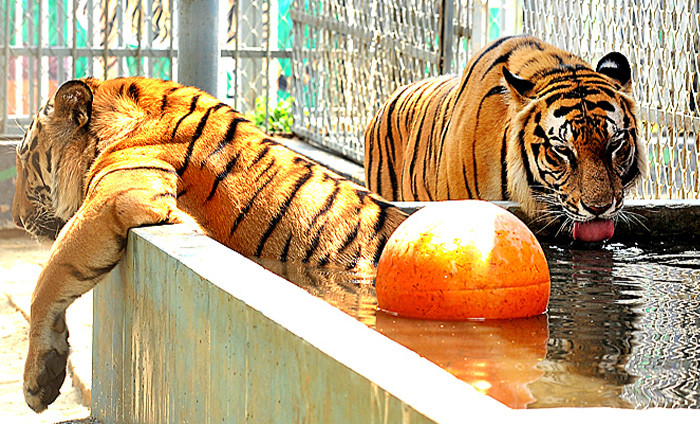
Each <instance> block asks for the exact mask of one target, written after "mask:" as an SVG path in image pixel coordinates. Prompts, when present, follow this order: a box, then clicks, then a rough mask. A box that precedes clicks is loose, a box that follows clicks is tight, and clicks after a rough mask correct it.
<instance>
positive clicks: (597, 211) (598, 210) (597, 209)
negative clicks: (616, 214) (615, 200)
mask: <svg viewBox="0 0 700 424" xmlns="http://www.w3.org/2000/svg"><path fill="white" fill-rule="evenodd" d="M581 205H583V208H584V209H585V210H587V211H588V212H590V213H592V214H593V215H595V216H599V215H602V214H603V213H605V211H607V210H608V209H610V207H612V203H608V204H607V205H604V206H593V205H587V204H585V203H583V202H581Z"/></svg>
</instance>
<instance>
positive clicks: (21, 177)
mask: <svg viewBox="0 0 700 424" xmlns="http://www.w3.org/2000/svg"><path fill="white" fill-rule="evenodd" d="M91 109H92V91H91V90H90V88H89V87H88V86H87V85H86V84H85V83H83V82H81V81H71V82H69V83H66V84H63V85H62V86H61V87H60V88H59V89H58V91H57V92H56V94H55V95H54V97H53V98H52V99H50V100H49V101H48V102H47V103H46V104H45V105H44V106H43V107H42V108H41V109H40V110H39V112H38V113H37V114H36V117H35V118H34V120H33V121H32V123H31V124H30V125H29V129H28V130H27V132H26V133H25V134H24V138H23V139H22V141H21V142H20V143H19V144H18V146H17V182H16V185H15V197H14V201H13V207H12V215H13V219H14V222H15V224H16V225H18V226H19V227H22V228H24V229H26V230H27V231H29V232H30V233H32V234H34V235H36V236H38V237H48V238H51V239H55V238H56V237H57V235H58V233H59V231H60V230H61V228H62V227H63V226H64V225H65V223H66V222H67V221H68V219H70V217H71V216H73V214H75V212H76V211H77V210H78V208H79V207H80V204H81V203H82V199H83V187H82V178H81V177H82V176H83V175H85V173H86V172H87V169H88V166H89V158H90V155H89V153H88V151H87V150H88V131H87V130H88V123H89V121H90V115H91ZM76 176H78V177H77V178H76ZM59 193H60V195H59Z"/></svg>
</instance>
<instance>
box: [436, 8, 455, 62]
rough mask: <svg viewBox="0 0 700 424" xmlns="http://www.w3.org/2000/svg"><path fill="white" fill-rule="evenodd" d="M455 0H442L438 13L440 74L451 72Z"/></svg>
mask: <svg viewBox="0 0 700 424" xmlns="http://www.w3.org/2000/svg"><path fill="white" fill-rule="evenodd" d="M455 1H456V0H443V2H442V13H441V14H440V31H441V34H440V59H439V62H438V63H439V68H440V74H441V75H447V74H449V73H451V72H452V59H453V58H454V50H453V44H454V33H455V28H454V25H455V4H454V2H455Z"/></svg>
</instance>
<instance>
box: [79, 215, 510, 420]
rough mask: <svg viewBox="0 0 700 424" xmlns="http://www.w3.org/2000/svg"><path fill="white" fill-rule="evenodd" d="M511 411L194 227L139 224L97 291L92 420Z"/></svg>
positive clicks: (421, 416) (457, 416) (439, 416)
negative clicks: (198, 232) (197, 231)
mask: <svg viewBox="0 0 700 424" xmlns="http://www.w3.org/2000/svg"><path fill="white" fill-rule="evenodd" d="M476 406H478V407H476ZM499 411H500V412H504V411H507V408H505V407H504V406H503V405H501V404H500V403H498V402H496V401H495V400H493V399H491V398H488V397H485V396H483V395H480V394H478V393H477V392H476V390H475V389H473V388H472V387H471V386H469V385H468V384H466V383H464V382H462V381H460V380H458V379H457V378H455V377H453V376H452V375H451V374H449V373H447V372H446V371H444V370H442V369H441V368H439V367H438V366H436V365H435V364H433V363H431V362H429V361H427V360H426V359H424V358H421V357H420V356H419V355H417V354H416V353H413V352H411V351H409V350H408V349H406V348H404V347H402V346H401V345H399V344H398V343H395V342H393V341H391V340H389V339H388V338H386V337H384V336H382V335H381V334H379V333H377V332H375V331H374V330H371V329H370V328H369V327H367V326H365V325H364V324H362V323H360V322H358V321H357V320H355V319H354V318H351V317H350V316H348V315H346V314H344V313H343V312H341V311H339V310H338V309H335V308H334V307H332V306H331V305H329V304H328V303H326V302H324V301H323V300H320V299H318V298H315V297H313V296H312V295H310V294H308V293H307V292H305V291H304V290H302V289H300V288H299V287H297V286H295V285H293V284H292V283H289V282H287V281H286V280H284V279H282V278H280V277H277V276H276V275H274V274H272V273H270V272H269V271H267V270H265V269H263V268H262V267H260V266H259V265H257V264H255V263H254V262H252V261H249V260H247V259H246V258H244V257H242V256H240V255H238V254H237V253H235V252H233V251H231V250H229V249H227V248H225V247H223V246H221V245H219V244H218V243H216V242H215V241H213V240H212V239H209V238H207V237H205V236H202V235H197V234H192V233H191V232H190V231H189V230H187V228H186V227H184V226H171V227H151V228H141V229H137V230H133V231H132V232H131V233H130V236H129V243H128V248H127V254H126V259H125V260H124V261H122V264H121V265H119V266H118V267H117V268H116V269H115V270H114V271H113V272H112V273H111V275H110V278H109V279H108V281H105V282H103V283H101V284H99V285H98V287H97V288H96V289H95V293H94V326H93V385H92V414H93V416H95V417H97V418H99V419H100V420H102V421H103V422H104V423H105V424H111V423H169V422H172V423H186V422H190V423H195V422H196V423H206V422H238V423H242V422H251V423H342V424H350V423H362V424H365V423H432V422H441V423H449V422H464V418H465V417H474V418H476V417H479V416H482V417H483V418H486V414H493V413H497V412H499Z"/></svg>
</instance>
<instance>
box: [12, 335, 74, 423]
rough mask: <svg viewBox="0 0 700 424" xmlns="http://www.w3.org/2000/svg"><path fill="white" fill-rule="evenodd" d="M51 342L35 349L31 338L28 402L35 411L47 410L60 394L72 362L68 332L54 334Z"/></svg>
mask: <svg viewBox="0 0 700 424" xmlns="http://www.w3.org/2000/svg"><path fill="white" fill-rule="evenodd" d="M49 340H50V343H49V345H48V346H46V347H44V348H35V347H34V346H33V345H35V343H32V341H31V339H30V344H29V352H28V354H27V361H26V362H25V364H24V386H23V390H24V400H25V401H26V402H27V405H29V407H30V408H32V409H33V410H34V412H42V411H44V410H45V409H46V408H47V407H48V406H49V405H50V404H51V403H53V401H55V400H56V398H57V397H58V395H59V393H60V389H61V386H62V385H63V381H64V380H65V378H66V364H67V362H68V352H69V347H68V331H67V329H65V327H64V331H62V332H55V331H51V337H49Z"/></svg>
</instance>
